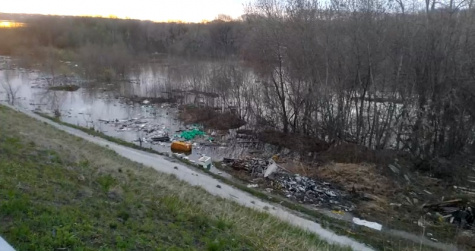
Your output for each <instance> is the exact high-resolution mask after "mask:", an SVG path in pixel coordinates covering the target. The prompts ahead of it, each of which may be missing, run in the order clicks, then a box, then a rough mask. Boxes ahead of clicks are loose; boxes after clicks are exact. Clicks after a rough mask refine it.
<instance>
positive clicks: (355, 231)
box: [42, 115, 456, 250]
mask: <svg viewBox="0 0 475 251" xmlns="http://www.w3.org/2000/svg"><path fill="white" fill-rule="evenodd" d="M42 116H44V117H45V118H47V119H49V120H52V121H55V122H57V121H58V120H55V119H54V118H51V117H48V116H45V115H42ZM57 123H60V124H62V125H65V126H67V127H73V128H78V129H79V130H81V131H83V132H85V133H88V134H90V133H91V130H90V129H86V128H81V127H77V126H73V125H69V124H67V123H64V122H57ZM67 127H66V128H67ZM90 135H94V137H96V136H97V137H102V138H104V139H108V140H109V139H110V137H108V136H105V135H103V134H101V133H92V134H90ZM112 142H115V143H118V144H121V145H124V146H128V144H123V143H124V142H123V141H120V140H119V141H112ZM136 148H139V147H138V146H136ZM144 150H149V149H144ZM177 159H179V160H180V161H182V162H185V163H186V164H187V166H188V167H192V166H193V163H191V162H189V161H187V160H184V159H180V158H177ZM215 164H216V165H217V166H218V167H219V163H215ZM194 170H196V169H194ZM197 171H200V172H201V171H203V172H206V173H207V174H208V175H210V176H212V177H213V178H215V179H216V180H219V181H221V182H223V183H225V184H228V185H231V186H233V187H236V188H238V189H239V190H241V191H245V192H247V193H249V194H252V195H253V196H255V197H257V198H259V199H262V200H263V201H270V202H272V203H275V204H276V205H281V206H284V207H286V208H288V209H291V210H292V211H295V212H298V213H300V214H301V217H304V218H306V219H310V220H312V221H316V222H318V223H319V224H321V225H322V226H324V227H325V228H328V229H331V230H332V231H334V232H336V233H338V234H341V235H348V236H349V237H351V238H354V239H357V240H360V241H362V242H364V243H366V244H369V245H370V246H372V247H374V248H376V249H377V250H386V249H394V250H413V249H414V248H417V249H418V250H433V249H434V248H437V249H441V250H456V248H455V247H454V246H451V245H445V244H441V243H433V242H431V241H429V240H428V239H425V238H423V237H421V236H418V235H417V234H416V235H414V234H410V233H407V232H403V231H399V230H391V229H387V228H386V227H385V228H384V229H383V231H377V230H372V229H370V228H366V227H358V226H356V225H355V224H352V223H351V222H352V221H351V217H350V218H349V219H348V218H347V216H348V215H346V214H345V215H340V214H334V213H333V212H330V211H325V210H323V211H322V210H316V209H315V208H309V207H306V206H304V205H301V204H299V203H295V202H293V201H290V200H288V199H286V198H283V197H281V196H278V195H276V194H269V193H266V192H263V191H261V190H260V189H254V188H249V187H248V186H246V183H242V182H240V181H239V180H236V179H234V178H226V177H223V176H222V175H223V174H220V172H219V171H216V170H212V171H211V172H209V171H205V170H202V169H200V170H197ZM206 183H209V182H206ZM197 184H200V183H199V182H198V183H197ZM211 189H213V190H212V191H213V193H214V192H218V191H222V190H221V189H219V190H216V189H215V188H214V187H213V186H212V188H211ZM242 196H244V195H241V196H239V197H240V198H242ZM231 197H232V199H238V197H236V196H232V195H231ZM258 204H260V203H256V202H255V201H251V205H252V206H253V207H257V208H260V207H259V206H258ZM262 207H269V206H261V208H262ZM279 207H280V206H279ZM272 209H274V210H275V208H274V207H272ZM271 213H275V211H273V210H271ZM307 222H308V221H307ZM303 227H304V228H305V227H309V226H308V225H303Z"/></svg>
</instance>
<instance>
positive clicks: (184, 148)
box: [171, 141, 191, 152]
mask: <svg viewBox="0 0 475 251" xmlns="http://www.w3.org/2000/svg"><path fill="white" fill-rule="evenodd" d="M171 149H172V151H178V152H191V144H190V143H186V142H183V141H173V142H172V145H171Z"/></svg>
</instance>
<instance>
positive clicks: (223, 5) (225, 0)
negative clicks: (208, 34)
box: [0, 0, 249, 22]
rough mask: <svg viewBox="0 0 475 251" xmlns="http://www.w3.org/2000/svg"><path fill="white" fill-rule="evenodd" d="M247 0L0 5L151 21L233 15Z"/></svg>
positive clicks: (56, 0) (30, 0) (29, 0)
mask: <svg viewBox="0 0 475 251" xmlns="http://www.w3.org/2000/svg"><path fill="white" fill-rule="evenodd" d="M248 1H249V0H247V1H246V0H200V1H198V0H168V1H165V0H134V1H120V0H119V1H117V0H115V1H113V0H95V1H94V0H82V1H70V0H62V1H61V0H42V1H38V0H15V1H5V2H4V3H2V4H1V9H0V11H1V12H5V13H31V14H52V15H74V16H101V17H109V16H114V17H117V18H132V19H142V20H153V21H167V20H181V21H184V22H201V21H202V20H213V19H214V18H215V17H216V16H217V15H218V14H226V15H230V16H231V17H233V18H237V17H239V16H241V15H242V14H243V9H244V8H243V3H246V2H248Z"/></svg>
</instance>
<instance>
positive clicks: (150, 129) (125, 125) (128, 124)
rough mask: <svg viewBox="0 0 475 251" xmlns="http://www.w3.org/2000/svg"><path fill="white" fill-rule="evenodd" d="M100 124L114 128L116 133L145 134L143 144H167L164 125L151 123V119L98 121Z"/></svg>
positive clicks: (166, 132) (167, 138)
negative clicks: (133, 132)
mask: <svg viewBox="0 0 475 251" xmlns="http://www.w3.org/2000/svg"><path fill="white" fill-rule="evenodd" d="M99 121H100V122H102V123H105V124H109V125H113V126H115V127H116V128H117V129H116V131H118V132H121V131H135V132H142V133H144V134H145V136H144V138H143V139H140V140H142V141H144V142H169V141H170V137H169V136H168V135H169V129H168V128H166V126H164V125H159V124H155V123H153V121H152V120H151V119H146V118H132V119H124V120H119V119H116V120H99Z"/></svg>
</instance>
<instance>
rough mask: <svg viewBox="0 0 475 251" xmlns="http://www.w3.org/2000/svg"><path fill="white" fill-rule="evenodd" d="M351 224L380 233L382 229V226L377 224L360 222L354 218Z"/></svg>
mask: <svg viewBox="0 0 475 251" xmlns="http://www.w3.org/2000/svg"><path fill="white" fill-rule="evenodd" d="M353 223H355V224H356V225H360V226H365V227H369V228H372V229H375V230H378V231H381V229H383V225H381V224H379V223H376V222H371V221H366V220H362V219H360V218H356V217H354V218H353Z"/></svg>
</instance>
